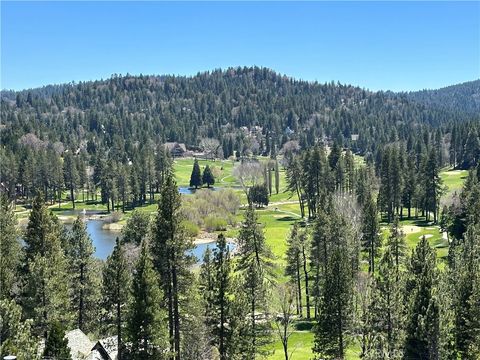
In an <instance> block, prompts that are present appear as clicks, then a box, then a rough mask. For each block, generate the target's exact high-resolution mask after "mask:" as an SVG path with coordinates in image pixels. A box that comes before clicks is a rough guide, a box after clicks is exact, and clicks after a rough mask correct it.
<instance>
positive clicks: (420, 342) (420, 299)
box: [404, 236, 439, 359]
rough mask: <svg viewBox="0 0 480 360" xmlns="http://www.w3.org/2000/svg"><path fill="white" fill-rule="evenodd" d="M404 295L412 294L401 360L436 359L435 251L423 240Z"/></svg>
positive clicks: (413, 253) (412, 261)
mask: <svg viewBox="0 0 480 360" xmlns="http://www.w3.org/2000/svg"><path fill="white" fill-rule="evenodd" d="M408 270H409V279H408V281H407V294H411V295H410V296H411V298H410V299H411V301H410V304H409V309H408V318H407V324H406V338H405V346H404V357H405V358H406V359H438V351H439V309H438V302H437V299H436V295H435V291H436V284H437V264H436V255H435V250H433V249H432V248H431V247H430V245H429V244H428V241H427V239H425V236H423V237H422V239H421V240H420V242H419V243H418V245H417V246H416V248H415V250H414V251H413V252H412V257H411V259H410V264H409V268H408Z"/></svg>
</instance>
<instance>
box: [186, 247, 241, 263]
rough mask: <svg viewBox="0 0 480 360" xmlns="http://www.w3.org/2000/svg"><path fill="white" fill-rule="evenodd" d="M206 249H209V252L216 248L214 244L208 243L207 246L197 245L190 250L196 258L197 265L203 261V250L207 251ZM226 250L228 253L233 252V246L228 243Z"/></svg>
mask: <svg viewBox="0 0 480 360" xmlns="http://www.w3.org/2000/svg"><path fill="white" fill-rule="evenodd" d="M207 247H208V248H210V250H213V249H215V248H216V247H217V245H216V243H208V244H198V245H197V246H195V248H194V249H193V250H192V254H193V255H195V257H196V258H197V264H200V263H201V262H202V260H203V253H204V252H205V250H207ZM228 248H229V249H230V251H233V250H234V249H235V244H232V243H228Z"/></svg>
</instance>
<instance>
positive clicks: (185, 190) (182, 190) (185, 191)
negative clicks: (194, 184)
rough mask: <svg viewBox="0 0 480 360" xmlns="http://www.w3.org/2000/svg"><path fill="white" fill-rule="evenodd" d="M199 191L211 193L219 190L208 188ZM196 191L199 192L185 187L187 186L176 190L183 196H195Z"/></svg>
mask: <svg viewBox="0 0 480 360" xmlns="http://www.w3.org/2000/svg"><path fill="white" fill-rule="evenodd" d="M201 189H205V190H211V191H218V190H219V188H217V187H213V186H212V187H210V188H201ZM197 190H200V189H195V188H191V187H187V186H180V187H179V188H178V192H179V193H180V194H183V195H192V194H195V191H197Z"/></svg>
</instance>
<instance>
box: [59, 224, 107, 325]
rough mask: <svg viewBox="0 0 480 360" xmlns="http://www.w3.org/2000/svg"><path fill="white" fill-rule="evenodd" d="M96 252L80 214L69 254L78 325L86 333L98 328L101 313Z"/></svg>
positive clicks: (68, 250) (73, 227)
mask: <svg viewBox="0 0 480 360" xmlns="http://www.w3.org/2000/svg"><path fill="white" fill-rule="evenodd" d="M94 252H95V248H94V247H93V244H92V239H91V238H90V236H89V235H88V233H87V227H86V224H85V222H84V220H83V219H82V218H81V217H80V216H79V217H77V219H76V220H75V221H74V223H73V226H72V229H71V231H70V233H69V236H68V247H67V249H66V253H67V259H68V263H69V271H70V274H71V275H70V276H71V280H72V310H73V312H74V313H76V326H77V327H78V328H79V329H80V330H82V331H84V332H86V333H88V332H90V331H93V330H94V329H95V328H96V325H97V320H98V314H99V313H98V310H97V309H98V302H99V299H100V281H99V274H98V268H97V266H96V264H95V259H94V257H93V254H94Z"/></svg>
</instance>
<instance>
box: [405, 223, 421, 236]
mask: <svg viewBox="0 0 480 360" xmlns="http://www.w3.org/2000/svg"><path fill="white" fill-rule="evenodd" d="M402 231H403V233H404V234H405V235H408V234H413V233H416V232H420V231H422V228H421V227H420V226H416V225H403V226H402Z"/></svg>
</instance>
